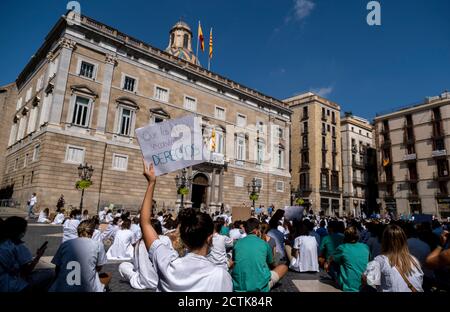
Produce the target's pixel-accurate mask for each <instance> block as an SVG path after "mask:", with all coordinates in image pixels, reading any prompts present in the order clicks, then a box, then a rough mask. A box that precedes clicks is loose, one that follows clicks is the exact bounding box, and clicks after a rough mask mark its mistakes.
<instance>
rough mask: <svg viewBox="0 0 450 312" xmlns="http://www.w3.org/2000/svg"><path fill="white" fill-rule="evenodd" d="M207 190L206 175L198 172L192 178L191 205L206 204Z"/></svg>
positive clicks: (197, 206)
mask: <svg viewBox="0 0 450 312" xmlns="http://www.w3.org/2000/svg"><path fill="white" fill-rule="evenodd" d="M207 190H208V177H207V176H206V175H205V174H203V173H198V174H196V175H195V177H194V179H193V180H192V197H191V201H192V207H193V208H200V206H201V204H202V203H203V204H205V205H206V200H207V199H206V194H207Z"/></svg>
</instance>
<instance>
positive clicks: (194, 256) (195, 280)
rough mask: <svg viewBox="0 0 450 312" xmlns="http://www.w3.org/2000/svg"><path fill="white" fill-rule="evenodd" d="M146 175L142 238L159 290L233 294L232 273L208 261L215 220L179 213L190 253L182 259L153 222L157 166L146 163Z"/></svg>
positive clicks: (187, 211) (189, 212)
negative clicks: (156, 229) (162, 236)
mask: <svg viewBox="0 0 450 312" xmlns="http://www.w3.org/2000/svg"><path fill="white" fill-rule="evenodd" d="M144 176H145V178H146V179H147V182H148V186H147V191H146V194H145V197H144V201H143V203H142V208H141V218H140V222H141V230H142V238H143V240H144V242H145V246H146V248H147V250H148V252H149V257H150V260H151V261H152V263H153V265H154V266H155V269H156V272H157V273H158V276H159V283H158V290H159V291H193V292H231V291H232V290H233V284H232V280H231V276H230V274H229V273H228V272H227V271H226V270H224V269H223V268H221V267H219V266H216V265H214V264H212V263H211V262H210V261H209V260H208V259H207V258H206V256H207V255H208V249H209V247H210V246H211V244H212V236H213V231H214V224H213V221H212V219H211V217H210V216H209V215H208V214H206V213H202V212H197V211H195V210H194V209H192V208H187V209H183V210H182V211H181V212H180V213H179V215H178V220H179V222H180V224H179V234H180V238H181V240H182V241H183V243H184V244H185V245H186V247H187V248H188V251H189V252H188V253H187V254H186V255H185V256H184V257H181V258H180V257H179V255H178V253H177V252H176V251H175V249H174V248H172V246H171V245H170V244H169V243H166V242H164V241H162V240H161V239H160V238H159V235H158V233H157V232H156V231H155V229H154V227H153V226H152V224H151V222H150V219H151V214H152V200H153V192H154V190H155V185H156V176H155V170H154V168H153V164H150V165H148V166H147V165H146V164H145V161H144Z"/></svg>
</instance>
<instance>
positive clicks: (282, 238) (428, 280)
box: [0, 165, 450, 292]
mask: <svg viewBox="0 0 450 312" xmlns="http://www.w3.org/2000/svg"><path fill="white" fill-rule="evenodd" d="M144 167H145V169H144V176H145V177H146V178H147V180H148V187H147V192H146V194H145V197H144V200H143V203H142V208H141V210H140V213H139V215H138V216H135V217H134V218H131V217H130V213H129V212H126V211H121V210H118V211H116V212H115V213H113V211H112V210H110V209H108V208H105V210H103V211H101V212H100V213H99V215H98V216H97V215H95V216H91V217H90V216H89V214H88V212H87V210H86V211H84V212H82V211H81V210H76V209H75V210H72V211H70V212H68V213H67V214H66V212H65V210H64V208H63V207H64V199H63V196H61V198H60V200H58V205H57V212H56V215H55V216H53V217H52V218H51V217H50V216H49V211H48V209H44V210H43V211H41V213H40V214H39V218H38V220H37V221H38V222H41V223H52V224H62V226H63V238H62V241H61V245H60V246H59V248H58V250H57V252H56V254H55V256H54V257H53V260H52V263H53V264H54V265H55V269H54V270H49V269H45V270H41V269H38V268H36V265H37V264H38V262H39V260H40V258H41V257H42V255H44V253H45V250H46V244H43V245H42V247H41V248H39V249H38V250H37V252H36V256H35V257H33V256H32V254H31V252H30V251H29V249H28V248H27V247H26V245H25V243H24V242H23V240H22V239H23V237H24V235H25V233H26V230H27V221H26V220H25V219H23V218H19V217H10V218H8V219H6V220H1V219H0V264H1V265H0V291H54V292H63V291H69V292H74V291H82V292H103V291H107V290H108V289H109V286H108V285H109V283H110V281H111V276H112V274H111V272H103V268H102V267H103V266H104V265H105V264H106V263H107V262H108V261H109V260H119V261H121V264H120V265H119V273H120V276H121V278H122V279H123V280H124V281H127V282H128V283H130V285H131V287H133V288H136V289H151V290H157V291H198V292H210V291H213V292H231V291H236V292H255V291H256V292H267V291H270V289H271V288H273V287H275V286H276V285H277V283H279V282H280V280H281V279H282V278H283V277H284V276H285V275H286V273H287V272H288V271H289V270H291V271H292V272H298V273H299V274H300V273H303V272H322V273H321V274H322V278H325V279H328V280H329V281H330V283H333V284H334V285H335V286H336V287H337V288H339V289H341V290H342V291H346V292H377V291H378V292H423V291H425V292H431V291H447V292H448V291H449V290H450V249H449V240H448V236H449V224H448V223H445V222H439V221H437V220H433V221H432V222H431V223H430V222H414V221H411V220H394V219H392V218H365V219H358V218H346V217H343V218H337V217H326V216H324V215H319V216H317V215H314V214H312V213H307V214H305V215H304V216H302V217H299V218H294V219H292V220H287V219H286V218H285V216H284V214H285V212H284V210H282V209H278V210H275V209H274V207H273V206H270V207H268V209H267V214H265V211H264V209H258V210H253V211H252V213H253V215H252V216H251V217H250V218H249V219H247V220H234V221H233V220H232V216H230V215H228V214H226V213H224V211H221V213H217V214H215V215H213V216H211V215H209V214H207V213H205V212H200V211H198V210H195V209H184V210H182V211H180V213H179V214H178V216H177V217H176V218H174V216H172V215H171V214H164V213H163V212H159V213H158V214H157V215H153V209H152V206H154V200H153V192H154V188H155V185H156V177H155V175H154V171H153V168H152V166H151V165H150V166H149V167H147V166H144ZM33 196H34V197H36V195H35V194H34V195H33ZM269 208H270V209H269ZM222 210H223V209H222ZM31 211H32V209H31ZM101 224H103V226H102V228H103V229H100V225H101ZM73 263H77V265H79V270H80V280H79V282H78V283H75V282H74V283H68V282H67V279H68V276H69V275H71V274H73V272H72V271H73V269H74V267H73Z"/></svg>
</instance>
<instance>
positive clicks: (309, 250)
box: [289, 235, 319, 272]
mask: <svg viewBox="0 0 450 312" xmlns="http://www.w3.org/2000/svg"><path fill="white" fill-rule="evenodd" d="M318 246H319V245H318V244H317V240H316V238H315V237H314V236H305V235H303V236H299V237H297V238H296V239H295V240H294V245H293V246H292V247H293V248H295V249H297V250H298V255H297V257H296V258H292V260H291V263H290V265H289V267H290V268H291V269H292V270H295V271H297V272H319V262H318V257H317V247H318Z"/></svg>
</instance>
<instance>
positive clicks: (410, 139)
mask: <svg viewBox="0 0 450 312" xmlns="http://www.w3.org/2000/svg"><path fill="white" fill-rule="evenodd" d="M404 131H405V132H404V135H403V144H405V145H414V143H415V142H416V138H415V136H414V132H413V128H412V126H410V125H405V127H404Z"/></svg>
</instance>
